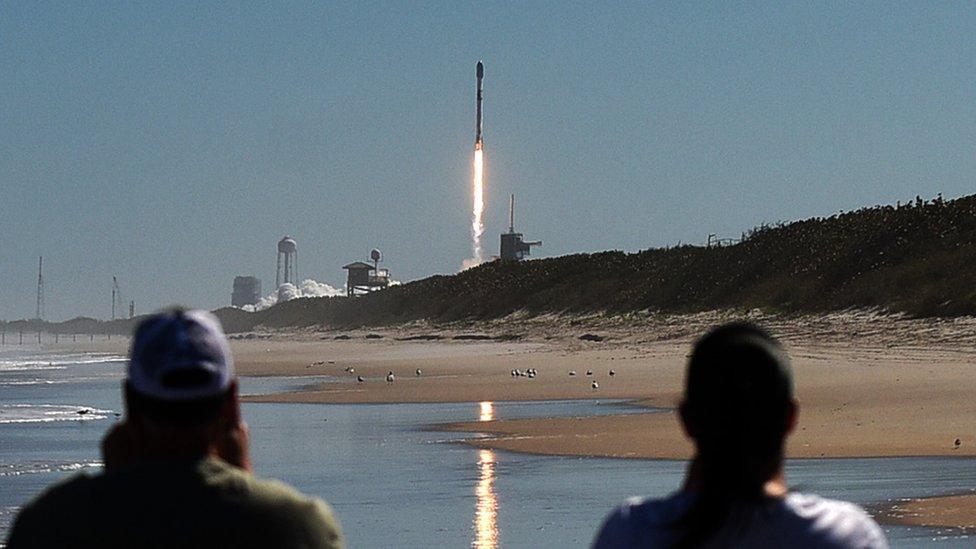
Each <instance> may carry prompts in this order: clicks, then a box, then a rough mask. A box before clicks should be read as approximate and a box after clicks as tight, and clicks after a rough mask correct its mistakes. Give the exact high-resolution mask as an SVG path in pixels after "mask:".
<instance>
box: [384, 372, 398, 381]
mask: <svg viewBox="0 0 976 549" xmlns="http://www.w3.org/2000/svg"><path fill="white" fill-rule="evenodd" d="M394 379H396V378H395V377H393V370H390V373H388V374H386V382H387V383H393V380H394Z"/></svg>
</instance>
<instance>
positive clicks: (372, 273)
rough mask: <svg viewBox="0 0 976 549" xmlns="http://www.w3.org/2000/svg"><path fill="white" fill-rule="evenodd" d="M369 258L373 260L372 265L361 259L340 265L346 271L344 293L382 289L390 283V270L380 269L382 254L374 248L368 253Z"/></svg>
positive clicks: (364, 292)
mask: <svg viewBox="0 0 976 549" xmlns="http://www.w3.org/2000/svg"><path fill="white" fill-rule="evenodd" d="M369 258H370V259H371V260H373V264H372V265H370V264H369V263H365V262H363V261H356V262H355V263H350V264H348V265H345V266H343V267H342V268H343V269H345V270H346V271H348V275H347V277H346V295H348V296H355V295H360V294H367V293H369V292H373V291H376V290H382V289H383V288H386V287H387V286H389V285H390V270H389V269H380V260H381V259H382V258H383V254H382V253H381V252H380V251H379V250H377V249H375V248H374V249H373V251H371V252H370V253H369Z"/></svg>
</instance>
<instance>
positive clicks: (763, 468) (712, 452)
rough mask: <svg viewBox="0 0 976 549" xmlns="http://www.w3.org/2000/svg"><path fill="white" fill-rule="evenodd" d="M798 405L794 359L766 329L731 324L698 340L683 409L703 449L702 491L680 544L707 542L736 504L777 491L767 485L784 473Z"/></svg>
mask: <svg viewBox="0 0 976 549" xmlns="http://www.w3.org/2000/svg"><path fill="white" fill-rule="evenodd" d="M796 411H797V408H796V403H795V401H794V400H793V380H792V375H791V373H790V366H789V359H788V358H787V356H786V353H785V351H784V350H783V348H782V347H781V346H780V344H779V343H778V342H777V341H776V340H775V339H773V337H772V336H770V335H769V334H768V333H766V332H765V331H763V330H762V329H760V328H758V327H756V326H753V325H751V324H744V323H735V324H727V325H724V326H720V327H718V328H716V329H714V330H712V331H711V332H709V333H708V334H706V335H705V336H704V337H702V338H701V339H700V340H699V341H698V342H697V343H696V344H695V348H694V350H693V351H692V354H691V359H690V360H689V362H688V371H687V377H686V385H685V395H684V400H683V401H682V403H681V408H680V412H681V421H682V424H683V426H684V428H685V431H686V432H687V433H688V436H690V437H691V438H692V439H693V440H694V443H695V447H696V450H697V454H696V456H695V462H694V468H695V475H696V477H697V481H698V487H697V491H698V497H697V499H696V501H695V503H694V504H693V505H692V506H691V508H689V510H688V512H687V513H686V514H685V515H684V516H683V517H682V518H681V520H679V521H678V522H677V523H676V527H677V528H679V529H680V530H683V531H684V534H683V537H682V539H681V540H680V541H679V543H678V544H677V546H678V547H697V546H698V545H700V544H701V543H702V542H704V541H705V540H707V539H708V538H709V537H710V536H711V535H712V534H714V533H715V532H716V531H717V530H718V529H719V528H721V527H722V526H723V525H724V524H725V523H726V521H727V520H728V519H729V516H730V512H731V509H732V508H733V506H735V505H737V504H757V503H760V502H762V501H764V500H765V499H767V498H768V497H769V496H768V495H767V494H766V492H765V485H766V483H767V482H768V481H770V480H771V479H773V478H774V477H775V476H776V475H777V473H778V472H779V471H780V468H781V466H782V463H783V446H784V441H785V440H786V436H787V435H788V434H789V433H790V431H791V430H792V429H793V426H794V424H795V421H796Z"/></svg>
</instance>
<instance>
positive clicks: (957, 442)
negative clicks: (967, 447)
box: [953, 438, 962, 450]
mask: <svg viewBox="0 0 976 549" xmlns="http://www.w3.org/2000/svg"><path fill="white" fill-rule="evenodd" d="M960 446H962V440H960V439H958V438H957V439H956V446H955V448H953V450H957V449H959V447H960Z"/></svg>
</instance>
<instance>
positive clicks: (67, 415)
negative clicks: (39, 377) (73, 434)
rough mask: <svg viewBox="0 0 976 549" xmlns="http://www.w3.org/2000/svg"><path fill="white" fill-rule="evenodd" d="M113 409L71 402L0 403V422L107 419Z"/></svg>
mask: <svg viewBox="0 0 976 549" xmlns="http://www.w3.org/2000/svg"><path fill="white" fill-rule="evenodd" d="M114 413H115V411H113V410H101V409H99V408H92V407H91V406H80V405H72V404H0V424H9V423H51V422H55V421H93V420H98V419H108V417H109V416H110V415H112V414H114Z"/></svg>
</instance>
